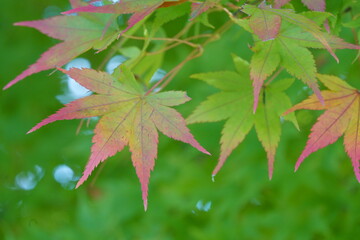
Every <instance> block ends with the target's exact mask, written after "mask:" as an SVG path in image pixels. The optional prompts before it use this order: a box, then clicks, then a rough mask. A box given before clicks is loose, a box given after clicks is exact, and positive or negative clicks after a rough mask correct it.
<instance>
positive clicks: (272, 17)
mask: <svg viewBox="0 0 360 240" xmlns="http://www.w3.org/2000/svg"><path fill="white" fill-rule="evenodd" d="M243 11H244V12H245V13H247V14H249V15H250V16H251V17H250V19H249V20H248V21H241V25H242V26H244V25H245V26H244V28H245V29H247V30H249V31H251V32H252V33H254V34H255V36H257V37H256V38H255V40H256V42H255V46H254V47H253V48H252V50H253V51H254V55H253V56H252V59H251V63H250V68H251V71H250V75H251V79H252V80H253V87H254V111H255V110H256V107H257V104H258V102H259V94H260V90H261V87H262V85H263V83H264V81H265V79H266V78H268V77H269V76H270V75H271V74H272V73H273V72H274V71H275V70H276V69H277V68H278V67H279V66H281V67H283V68H285V69H286V70H287V71H288V72H289V73H290V74H291V75H293V76H295V77H296V78H298V79H301V80H302V81H303V82H304V83H305V84H307V85H308V86H309V87H310V88H311V89H312V90H313V91H314V92H315V94H316V95H317V96H318V98H319V99H320V101H322V96H321V93H320V91H319V88H318V84H317V80H316V66H315V60H314V57H313V55H312V53H311V52H310V51H309V50H308V49H307V48H326V49H328V50H329V51H330V53H331V54H332V55H333V56H335V54H334V53H333V51H332V49H343V48H350V49H360V46H357V45H354V44H350V43H346V42H345V41H343V40H342V39H340V38H338V37H336V36H332V35H330V34H328V33H325V32H322V31H320V27H319V23H317V22H314V21H312V20H310V19H309V18H307V17H306V16H303V15H300V14H295V13H293V12H291V11H290V10H286V9H271V8H270V7H268V6H266V5H264V4H262V5H260V6H259V7H254V6H251V5H245V6H244V9H243ZM314 14H315V13H314ZM314 14H313V15H314ZM316 14H317V15H320V14H321V16H320V17H319V18H320V19H323V20H325V19H326V16H328V14H327V13H316ZM317 17H318V16H317Z"/></svg>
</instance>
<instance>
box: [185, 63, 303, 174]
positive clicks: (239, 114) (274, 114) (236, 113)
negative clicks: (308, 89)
mask: <svg viewBox="0 0 360 240" xmlns="http://www.w3.org/2000/svg"><path fill="white" fill-rule="evenodd" d="M234 63H235V66H236V69H237V72H231V71H223V72H212V73H201V74H195V75H192V77H193V78H197V79H200V80H203V81H205V82H206V83H208V84H210V85H212V86H215V87H217V88H219V89H221V90H222V91H221V92H219V93H215V94H214V95H211V96H210V97H208V99H207V100H205V101H204V102H202V103H201V104H200V105H199V106H198V107H197V108H196V109H195V111H194V112H193V113H192V114H191V115H190V116H189V117H188V118H187V123H189V124H191V123H197V122H215V121H221V120H226V123H225V125H224V128H223V130H222V136H221V140H220V143H221V153H220V157H219V162H218V164H217V166H216V167H215V169H214V171H213V175H216V174H217V172H218V171H219V170H220V168H221V167H222V165H223V164H224V162H225V160H226V159H227V158H228V156H229V155H230V154H231V152H232V151H233V150H234V149H235V148H236V147H237V146H238V145H239V144H240V143H241V142H242V141H243V140H244V138H245V137H246V135H247V134H248V132H249V131H250V130H251V128H252V127H253V126H254V125H255V130H256V132H257V135H258V138H259V140H260V141H261V143H262V145H263V147H264V148H265V151H266V152H267V158H268V168H269V178H270V179H271V177H272V174H273V165H274V159H275V153H276V148H277V145H278V143H279V140H280V135H281V123H280V116H281V114H282V113H283V112H284V111H285V110H286V109H287V108H288V107H290V106H291V102H290V99H289V98H288V96H287V95H286V94H285V93H284V92H283V91H284V90H286V89H287V88H288V87H289V86H291V84H292V83H293V79H283V80H280V81H277V82H275V83H273V84H271V85H270V86H266V87H265V86H264V87H263V88H262V90H261V91H262V94H261V98H260V101H259V107H258V110H257V112H256V113H255V114H254V113H253V111H252V102H253V96H252V87H251V80H250V78H249V71H250V69H249V63H248V62H246V61H245V60H243V59H241V58H239V57H234ZM286 119H287V120H289V121H291V122H293V123H294V124H295V126H296V127H297V121H296V118H295V115H288V116H287V118H286Z"/></svg>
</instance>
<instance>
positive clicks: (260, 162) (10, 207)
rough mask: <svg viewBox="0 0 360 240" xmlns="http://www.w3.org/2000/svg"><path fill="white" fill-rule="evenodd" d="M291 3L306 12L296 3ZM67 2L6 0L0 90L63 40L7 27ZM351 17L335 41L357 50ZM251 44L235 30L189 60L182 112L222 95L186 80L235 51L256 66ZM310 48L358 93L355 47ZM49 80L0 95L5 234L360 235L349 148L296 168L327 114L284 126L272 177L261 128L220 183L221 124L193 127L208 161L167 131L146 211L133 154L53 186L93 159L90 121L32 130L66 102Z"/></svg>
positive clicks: (295, 95)
mask: <svg viewBox="0 0 360 240" xmlns="http://www.w3.org/2000/svg"><path fill="white" fill-rule="evenodd" d="M348 2H351V1H337V0H336V1H335V0H333V1H327V4H328V9H329V10H330V11H332V12H333V13H334V14H336V13H337V12H339V9H342V7H343V6H344V5H345V3H348ZM294 5H295V7H297V9H299V10H300V11H302V10H304V8H303V6H302V5H301V4H300V1H295V3H294ZM69 7H70V6H69V4H68V2H67V1H63V0H48V1H44V0H37V1H33V0H25V1H22V3H19V2H16V1H9V0H6V1H4V2H2V14H1V15H0V24H1V25H0V32H1V38H0V46H1V55H0V62H1V64H0V69H1V71H0V73H1V79H0V82H1V86H4V85H5V84H6V83H7V82H8V81H10V80H11V79H13V78H14V77H15V76H16V75H17V74H18V73H20V72H21V71H22V70H24V69H25V67H26V66H27V65H29V64H31V63H32V62H34V61H35V60H36V59H37V58H38V56H39V55H40V53H41V52H43V51H45V50H47V49H48V48H49V47H50V46H52V45H54V43H56V41H55V40H52V39H50V38H48V37H46V36H44V35H42V34H41V33H38V32H37V31H36V30H33V29H29V28H24V27H13V26H12V23H14V22H18V21H25V20H36V19H42V18H44V17H49V16H52V15H56V14H58V13H59V12H61V11H63V10H66V9H69ZM353 11H354V12H355V13H356V11H357V10H356V9H354V10H353ZM351 13H352V11H350V12H348V13H346V14H342V19H340V20H338V22H337V23H336V24H337V25H336V26H337V29H339V35H340V37H342V38H344V39H345V40H346V41H347V42H352V43H354V42H355V40H354V34H353V32H352V31H351V29H349V28H344V27H342V26H341V23H342V22H348V21H350V19H351ZM358 13H359V11H357V14H358ZM226 18H227V16H226V15H225V14H223V13H214V14H212V15H210V18H209V21H210V23H212V24H214V25H215V26H218V25H220V24H221V23H223V22H225V21H226ZM186 21H187V19H186V17H182V18H179V19H178V20H175V21H173V22H171V23H169V24H167V25H165V28H166V29H165V30H166V33H168V34H169V35H172V34H173V33H174V32H176V29H178V25H179V22H180V23H181V24H184V23H186ZM199 29H200V30H199V31H202V30H203V29H205V28H204V27H201V26H199ZM204 31H205V30H204ZM207 31H211V30H207ZM248 44H252V39H251V36H250V34H248V33H246V32H245V31H244V30H242V29H241V28H240V27H239V26H235V25H234V26H233V27H232V28H230V30H229V31H227V32H226V33H225V34H224V35H223V36H222V38H221V39H220V40H218V41H216V42H213V43H211V44H209V45H207V46H206V48H205V53H204V55H203V56H202V57H200V58H198V59H195V60H192V61H191V62H189V63H187V64H186V66H185V67H184V68H183V70H182V71H180V73H179V74H178V75H177V76H176V78H175V79H174V80H173V81H172V82H171V84H169V86H168V87H167V90H185V91H187V92H188V95H189V96H190V97H191V98H192V99H193V100H192V101H191V102H189V103H186V104H184V105H182V106H180V107H178V108H177V109H178V110H179V111H180V112H181V113H182V114H183V115H184V116H189V114H190V113H191V112H192V111H193V110H194V109H195V107H196V106H197V105H198V104H199V103H200V102H201V101H203V100H204V99H205V98H206V97H207V96H209V95H211V94H212V93H214V92H216V91H217V90H216V89H215V88H213V87H211V86H208V85H207V84H205V83H203V82H202V81H199V80H195V79H190V78H189V76H190V75H191V74H194V73H200V72H209V71H220V70H234V67H233V64H232V59H231V54H230V53H235V54H237V55H239V56H241V57H242V58H244V59H246V60H249V59H250V57H251V51H250V50H249V48H248ZM190 50H191V49H189V48H188V47H184V46H180V47H178V48H176V49H175V50H172V51H171V52H170V53H169V54H167V55H166V58H165V61H164V64H163V66H162V68H164V69H166V70H169V69H171V68H172V67H173V66H174V65H175V64H176V63H177V62H179V61H181V59H183V58H184V57H186V54H188V53H189V52H190ZM313 52H314V54H315V56H316V61H317V66H318V69H319V70H318V71H319V72H320V73H324V74H332V75H336V76H340V77H341V78H343V79H347V81H348V82H349V83H350V84H351V85H353V86H354V87H357V88H359V87H360V83H359V76H360V67H359V61H357V62H355V63H352V61H353V60H354V58H355V57H356V54H357V53H356V51H354V50H339V51H337V52H336V53H337V55H338V57H339V59H340V64H337V63H336V62H335V60H334V59H333V58H332V57H331V56H330V55H329V54H328V53H327V52H326V51H325V50H316V51H313ZM104 55H105V53H99V54H97V55H94V54H93V52H90V53H86V54H84V56H83V57H86V58H88V59H90V61H91V63H92V64H93V65H97V64H98V63H99V62H100V60H99V59H101V58H103V57H104ZM179 59H180V60H179ZM48 74H49V71H47V72H42V73H39V74H35V75H33V76H30V77H28V78H27V79H26V80H24V81H23V82H21V83H19V84H17V85H15V86H14V87H12V88H10V89H8V90H6V91H2V92H0V109H1V110H0V126H1V127H0V239H6V240H12V239H16V240H18V239H100V238H101V239H154V240H155V239H353V238H354V236H359V235H360V228H359V225H360V216H359V214H358V213H359V212H360V202H359V199H360V186H359V183H358V182H357V181H356V178H355V177H354V175H353V169H352V167H351V162H350V159H349V158H348V156H347V155H346V154H345V152H344V148H343V145H342V141H337V142H336V143H335V144H333V145H331V146H329V147H326V148H324V149H322V150H320V151H318V152H316V153H314V154H312V155H311V156H309V157H308V158H307V159H306V161H305V162H304V163H303V165H302V166H301V167H300V169H299V171H298V172H297V173H294V172H293V169H294V164H295V161H296V159H297V157H298V156H299V155H300V153H301V151H302V149H303V147H304V146H305V143H306V139H307V136H308V134H309V132H310V127H311V125H312V124H313V123H314V122H315V120H316V117H317V116H318V114H320V113H321V112H318V113H315V112H310V111H306V110H303V111H299V112H297V117H298V121H299V126H300V128H301V131H300V132H298V131H297V130H296V129H295V128H294V127H293V126H292V125H291V124H290V123H288V122H284V124H282V136H281V140H280V143H279V148H278V150H277V154H276V161H275V168H274V176H273V180H272V181H269V180H268V174H267V160H266V154H265V151H264V150H263V148H262V146H261V144H260V142H259V141H258V140H257V137H256V134H255V131H254V129H253V130H251V132H250V134H249V135H248V136H247V137H246V139H245V141H244V142H243V143H241V144H240V146H239V147H238V148H236V149H235V151H234V152H233V153H232V154H231V155H230V157H229V158H228V160H227V162H226V163H225V165H224V167H223V168H222V169H221V171H220V172H219V174H218V175H217V176H216V179H215V182H212V181H211V172H212V170H213V168H214V166H215V165H216V161H217V157H218V156H219V148H220V147H219V139H220V132H221V129H222V126H223V122H220V123H204V124H193V125H190V128H191V130H192V133H193V134H194V136H195V137H196V138H197V140H198V141H199V142H200V143H201V144H202V145H203V146H204V147H205V148H206V149H207V150H209V151H210V152H211V153H212V154H213V155H212V156H210V157H208V156H205V155H204V154H201V153H200V152H198V151H196V150H195V149H193V148H191V147H190V146H188V145H186V144H184V143H180V142H176V141H174V140H171V139H168V138H166V137H164V136H163V135H161V137H160V143H159V155H158V159H157V160H156V167H155V170H154V172H153V173H152V177H151V179H150V185H149V209H148V211H147V212H144V210H143V206H142V202H141V192H140V188H139V182H138V179H137V177H136V175H135V171H134V169H133V166H132V163H131V160H130V153H129V152H128V151H127V150H125V151H123V152H121V153H118V154H116V155H115V156H114V157H112V158H110V159H109V160H107V161H106V163H105V164H103V166H102V167H99V168H98V169H97V170H95V172H94V173H93V174H92V176H91V177H90V179H89V180H88V181H87V182H86V183H85V184H84V185H83V186H81V187H80V188H79V189H77V190H69V189H70V188H69V187H63V186H62V185H61V184H59V183H58V182H56V181H55V179H54V169H55V168H56V167H57V166H59V165H61V164H66V165H68V166H69V167H71V168H72V169H73V170H74V172H75V174H76V176H80V175H81V173H82V170H83V167H84V166H85V164H86V162H87V160H88V157H89V154H90V146H91V135H89V134H87V132H88V130H91V129H92V128H93V127H94V125H95V124H94V123H91V124H90V126H89V128H86V127H83V129H82V131H81V132H80V134H79V135H76V134H75V132H76V129H77V127H78V125H79V121H77V120H72V121H62V122H58V123H55V124H52V126H47V127H44V128H43V129H41V130H39V131H37V132H35V133H32V134H30V135H26V134H25V133H26V132H27V131H28V130H29V129H30V128H31V127H33V126H34V125H35V124H36V123H38V122H39V121H40V120H41V119H43V118H44V117H46V116H48V115H50V114H51V113H54V112H55V111H56V110H57V109H58V108H59V107H60V106H61V104H60V103H59V102H58V100H57V99H56V98H55V96H56V95H59V94H62V89H63V85H62V84H61V78H62V74H60V73H59V72H55V73H54V74H52V75H51V76H48ZM284 77H287V75H286V74H284ZM287 93H288V94H289V96H291V99H292V102H293V103H298V102H299V101H301V100H303V99H305V98H306V97H307V96H308V95H309V94H310V93H311V92H310V91H309V89H308V88H307V87H305V85H304V84H302V83H301V82H300V81H296V82H295V84H294V85H293V86H292V87H291V88H290V89H289V90H288V91H287ZM35 166H40V167H41V168H42V170H43V177H42V178H41V179H40V180H39V181H38V182H37V185H36V187H35V188H34V189H33V190H29V191H25V190H21V189H19V188H17V187H16V183H15V178H16V176H18V174H21V173H22V174H24V173H27V172H29V171H31V172H34V173H35V168H36V167H35ZM100 169H101V170H100ZM97 174H99V177H97V178H96V177H95V176H96V175H97ZM95 178H96V182H95V181H94V180H95ZM200 201H201V202H202V205H206V204H208V206H209V203H211V207H210V209H209V210H208V211H205V210H207V209H206V208H202V207H201V206H200V205H201V204H200Z"/></svg>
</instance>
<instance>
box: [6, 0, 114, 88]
mask: <svg viewBox="0 0 360 240" xmlns="http://www.w3.org/2000/svg"><path fill="white" fill-rule="evenodd" d="M72 3H73V4H74V6H78V5H77V4H80V3H79V2H77V1H72ZM110 18H111V16H105V15H100V14H92V15H91V16H90V15H86V14H82V15H78V16H56V17H52V18H48V19H44V20H38V21H28V22H19V23H16V24H15V25H17V26H26V27H31V28H35V29H37V30H39V31H40V32H42V33H44V34H46V35H48V36H49V37H52V38H55V39H59V40H62V41H63V42H61V43H59V44H57V45H55V46H53V47H51V48H50V49H49V50H48V51H46V52H45V53H43V54H42V55H41V57H40V58H39V59H38V60H37V62H36V63H34V64H32V65H31V66H30V67H29V68H28V69H27V70H25V71H24V72H23V73H21V74H20V75H19V76H17V77H16V78H15V79H14V80H12V81H11V82H9V83H8V84H7V85H6V86H5V87H4V89H6V88H9V87H10V86H12V85H14V84H15V83H17V82H18V81H20V80H22V79H24V78H26V77H28V76H30V75H32V74H34V73H38V72H41V71H44V70H48V69H52V68H56V67H61V66H63V65H64V64H66V63H68V62H69V61H70V60H72V59H73V58H75V57H77V56H78V55H80V54H82V53H84V52H86V51H88V50H89V49H91V48H94V49H103V48H105V47H106V46H108V45H109V44H110V43H111V42H112V41H113V40H115V39H116V37H117V32H118V29H117V26H116V24H115V23H112V24H110V25H109V27H108V30H107V31H106V33H105V34H104V32H103V30H104V26H105V25H106V23H108V22H109V19H110Z"/></svg>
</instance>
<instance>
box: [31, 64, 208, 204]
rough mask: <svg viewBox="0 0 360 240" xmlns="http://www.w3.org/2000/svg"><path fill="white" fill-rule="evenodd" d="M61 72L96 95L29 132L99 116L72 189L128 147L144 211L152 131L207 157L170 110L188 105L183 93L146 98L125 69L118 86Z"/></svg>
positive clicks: (89, 73)
mask: <svg viewBox="0 0 360 240" xmlns="http://www.w3.org/2000/svg"><path fill="white" fill-rule="evenodd" d="M60 70H61V71H62V72H64V73H66V74H68V75H69V76H70V77H71V78H73V79H75V80H76V81H77V82H78V83H79V84H81V85H83V86H84V87H86V88H87V89H89V90H91V91H93V92H95V93H97V94H95V95H91V96H88V97H85V98H82V99H78V100H75V101H73V102H71V103H69V104H67V105H66V106H65V107H64V108H62V109H60V110H59V111H58V112H57V113H55V114H53V115H51V116H49V117H48V118H46V119H44V120H43V121H42V122H40V123H39V124H37V125H36V126H35V127H34V128H32V129H31V130H30V131H29V133H30V132H33V131H35V130H37V129H38V128H40V127H42V126H44V125H46V124H49V123H51V122H55V121H57V120H64V119H79V118H89V117H94V116H103V117H102V118H101V119H100V120H99V123H98V124H97V126H96V128H95V130H94V132H95V135H94V137H93V143H94V144H93V146H92V148H91V156H90V160H89V162H88V164H87V165H86V168H85V171H84V174H83V176H82V177H81V178H80V180H79V182H78V183H77V185H76V187H79V186H80V185H81V184H82V183H83V182H84V181H85V180H86V179H87V178H88V177H89V175H90V174H91V172H92V171H93V170H94V169H95V167H96V166H98V165H99V163H100V162H103V161H104V160H106V159H107V158H108V157H110V156H113V155H115V154H116V153H117V152H119V151H121V150H122V149H123V148H124V147H125V146H126V145H129V147H130V151H131V153H132V155H131V158H132V162H133V165H134V167H135V169H136V174H137V176H138V177H139V180H140V183H141V189H142V198H143V201H144V207H145V210H146V208H147V195H148V183H149V177H150V172H151V170H152V169H153V167H154V164H155V161H154V160H155V158H156V156H157V144H158V132H157V130H159V131H160V132H162V133H163V134H165V135H166V136H168V137H170V138H173V139H176V140H179V141H182V142H185V143H188V144H190V145H192V146H193V147H195V148H196V149H198V150H199V151H201V152H203V153H206V154H209V153H208V152H207V151H206V150H205V149H204V148H203V147H202V146H201V145H200V144H199V143H198V142H197V141H196V140H195V139H194V137H193V135H192V134H191V133H190V131H189V129H188V128H187V126H186V123H185V120H184V119H183V117H182V116H181V115H180V113H178V112H177V111H175V110H174V109H172V108H170V106H176V105H180V104H183V103H185V102H187V101H189V100H190V98H189V97H188V96H186V93H185V92H180V91H168V92H161V93H151V94H148V95H147V94H146V93H145V91H144V89H143V88H142V87H141V86H140V85H139V84H138V83H137V81H136V80H135V78H134V76H133V74H132V73H131V72H130V71H129V70H128V69H127V68H126V67H124V66H122V67H121V71H122V72H121V76H120V79H119V81H118V80H116V79H114V77H113V76H111V75H109V74H107V73H105V72H97V71H95V70H92V69H82V70H81V69H76V68H72V69H70V70H69V71H66V70H62V69H60ZM120 82H121V83H120Z"/></svg>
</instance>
